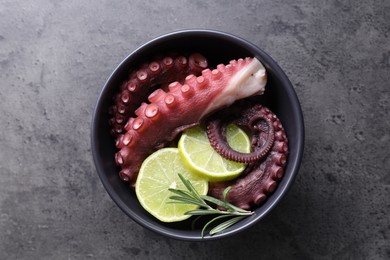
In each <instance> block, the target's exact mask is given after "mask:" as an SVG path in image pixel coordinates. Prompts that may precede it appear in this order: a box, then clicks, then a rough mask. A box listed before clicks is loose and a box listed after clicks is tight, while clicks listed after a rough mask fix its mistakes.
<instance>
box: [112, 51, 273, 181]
mask: <svg viewBox="0 0 390 260" xmlns="http://www.w3.org/2000/svg"><path fill="white" fill-rule="evenodd" d="M198 58H199V57H196V59H198ZM190 60H191V58H190ZM200 60H202V59H200ZM199 62H200V61H197V64H199ZM177 63H179V64H183V63H184V59H180V60H179V61H178V62H177ZM187 63H188V64H191V62H187ZM200 63H202V62H200ZM175 66H176V65H175ZM202 66H203V65H202ZM217 67H218V66H217ZM219 67H221V66H219ZM230 67H231V68H230V70H229V71H227V70H225V72H224V73H222V72H221V71H219V70H210V69H202V72H201V75H200V76H197V77H196V78H192V77H188V75H185V76H184V77H183V79H184V80H185V79H186V78H187V80H186V81H185V82H183V84H182V83H180V82H179V81H175V82H173V83H171V84H169V87H168V89H167V90H166V92H165V91H155V92H154V93H153V94H152V97H150V96H149V95H150V93H151V92H150V93H149V94H148V95H147V96H146V97H144V99H143V100H145V99H146V98H147V97H148V96H149V102H150V103H147V104H146V105H142V106H141V107H142V109H137V111H136V116H135V117H130V118H129V120H128V123H127V125H129V123H130V122H132V127H127V128H126V130H127V133H128V134H130V135H131V136H132V138H131V142H130V143H129V144H128V145H125V144H124V143H123V140H125V139H124V138H123V137H120V138H119V139H120V140H119V142H118V145H117V146H118V147H121V148H120V150H119V152H118V153H117V155H116V156H115V160H116V163H117V165H118V166H120V167H121V168H122V171H121V173H120V176H121V177H122V178H123V179H124V180H128V181H129V183H130V185H131V186H132V187H134V184H135V180H136V177H137V175H138V171H139V168H140V166H141V164H142V162H143V161H144V159H145V158H146V157H147V156H149V155H150V154H151V153H153V152H154V151H156V150H157V149H158V148H161V147H164V146H165V145H167V144H168V143H170V142H171V141H172V140H173V139H174V138H175V137H176V135H177V134H178V133H180V132H181V131H183V130H185V129H187V128H189V127H193V126H195V125H197V124H199V123H200V122H201V120H203V119H204V118H206V117H207V116H209V115H211V114H212V113H214V112H216V111H218V110H220V109H221V108H224V107H228V106H230V105H232V104H233V103H234V102H235V101H237V100H240V99H244V98H247V97H250V96H254V95H259V94H262V93H263V92H264V88H265V85H266V73H265V68H264V66H263V65H262V64H261V63H260V61H259V60H257V59H256V58H248V59H242V60H240V61H239V62H234V61H232V62H231V66H230ZM194 79H195V80H194ZM153 91H154V90H153ZM160 96H163V97H164V98H160ZM141 102H142V101H141ZM148 107H151V108H153V109H152V110H153V111H158V112H157V113H158V117H156V118H153V119H152V118H150V115H151V114H153V113H155V112H151V111H150V110H148ZM134 110H135V109H134ZM134 110H133V111H134Z"/></svg>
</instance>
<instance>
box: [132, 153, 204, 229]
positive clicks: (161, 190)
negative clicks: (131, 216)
mask: <svg viewBox="0 0 390 260" xmlns="http://www.w3.org/2000/svg"><path fill="white" fill-rule="evenodd" d="M179 173H180V174H182V175H183V176H184V177H185V178H186V179H188V180H189V181H190V182H191V183H192V185H193V186H194V188H195V190H196V191H197V192H198V193H199V194H200V195H206V194H207V191H208V183H207V181H206V180H205V179H202V178H200V177H199V176H197V175H196V174H194V173H193V172H191V170H189V169H188V168H187V167H186V166H185V165H184V163H183V161H182V159H181V157H180V155H179V151H178V149H177V148H164V149H160V150H158V151H157V152H154V153H153V154H151V155H150V156H149V157H148V158H146V159H145V161H144V162H143V163H142V166H141V169H140V171H139V173H138V177H137V182H136V184H135V192H136V195H137V198H138V200H139V202H140V204H141V205H142V207H143V208H144V209H145V210H146V211H148V212H149V213H150V214H152V215H153V216H155V217H156V218H157V219H159V220H160V221H163V222H175V221H181V220H185V219H187V218H189V217H190V216H189V215H184V213H185V212H186V211H189V210H194V209H196V208H197V206H196V205H191V204H173V203H168V202H169V201H170V199H169V197H170V196H172V195H175V194H174V193H172V192H170V191H169V190H168V188H174V189H182V190H187V189H186V187H185V186H184V185H183V183H182V182H181V180H180V178H179V176H178V174H179Z"/></svg>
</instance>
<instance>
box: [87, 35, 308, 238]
mask: <svg viewBox="0 0 390 260" xmlns="http://www.w3.org/2000/svg"><path fill="white" fill-rule="evenodd" d="M196 35H198V36H200V35H201V36H212V37H220V38H222V39H228V40H229V41H232V42H237V43H239V44H240V45H241V46H244V47H245V48H246V49H249V50H252V51H254V52H256V53H259V54H260V56H261V58H262V59H263V60H266V63H267V64H269V65H270V67H272V69H273V70H274V71H275V74H277V75H278V76H279V80H280V81H281V83H282V84H283V85H287V86H289V87H288V88H285V91H286V93H287V96H288V97H289V99H290V100H294V102H292V108H293V111H292V113H293V114H295V115H296V116H297V121H296V122H295V123H296V124H297V128H298V129H299V130H300V131H299V133H298V139H299V140H298V144H297V152H296V153H297V154H296V157H295V158H294V160H293V161H289V164H291V169H292V171H291V174H289V175H288V176H286V175H285V176H284V178H285V177H288V179H287V180H286V181H285V182H286V185H284V186H282V187H278V195H277V197H275V198H274V199H273V202H272V203H271V204H269V205H268V206H267V207H265V208H263V206H262V207H261V208H262V211H261V214H255V215H254V216H252V217H251V218H252V219H251V221H247V223H245V224H242V225H240V226H238V227H236V228H233V229H228V230H226V231H225V232H223V233H220V234H218V235H214V236H205V237H204V238H202V237H201V236H200V234H199V237H198V236H196V237H195V236H188V235H183V234H180V233H184V232H171V231H170V230H167V229H164V228H161V226H160V225H154V223H153V224H151V223H150V222H146V221H145V220H143V218H141V217H140V216H139V215H138V214H134V212H133V211H132V210H131V209H130V208H129V207H128V206H127V205H126V204H125V203H124V202H123V201H122V199H121V198H120V197H119V195H118V194H117V193H116V191H115V190H114V189H113V188H112V187H111V186H110V185H109V182H108V180H107V178H106V176H105V173H104V169H103V166H102V165H101V164H100V161H99V159H98V157H99V156H98V153H97V151H98V147H97V146H98V144H97V142H95V140H97V133H98V117H99V114H100V111H101V109H102V107H101V105H102V103H103V102H102V101H103V100H104V99H105V98H104V97H105V94H106V92H108V91H109V83H110V82H111V81H112V80H114V79H115V77H116V76H117V74H119V73H120V71H121V67H122V66H123V65H124V64H125V63H127V61H128V60H129V59H131V57H132V56H134V55H135V54H137V52H139V51H141V50H142V49H144V48H147V47H148V46H149V45H153V44H156V43H158V42H160V41H167V40H173V39H176V38H180V37H188V36H192V37H193V36H196ZM304 140H305V128H304V118H303V113H302V109H301V105H300V102H299V99H298V96H297V94H296V92H295V90H294V87H293V85H292V84H291V82H290V80H289V79H288V77H287V75H286V74H285V72H284V71H283V70H282V69H281V67H280V66H279V65H278V64H277V63H276V61H274V60H273V58H271V56H269V55H268V54H267V53H265V52H264V51H263V50H262V49H260V48H259V47H258V46H256V45H254V44H253V43H251V42H249V41H247V40H245V39H243V38H241V37H239V36H236V35H233V34H230V33H227V32H222V31H218V30H209V29H187V30H178V31H173V32H170V33H166V34H162V35H160V36H158V37H155V38H154V39H152V40H149V41H147V42H146V43H144V44H142V45H140V46H139V47H138V48H136V49H135V50H134V51H132V52H130V54H128V55H127V56H126V57H125V58H124V59H123V60H122V61H121V62H120V63H119V64H118V65H117V66H116V68H115V69H114V70H113V72H112V73H111V74H110V76H109V77H108V78H107V80H106V82H105V83H104V85H103V88H102V89H101V91H100V93H99V94H98V98H97V101H96V105H95V109H94V111H93V115H92V121H91V150H92V155H93V160H94V164H95V168H96V170H97V173H98V175H99V178H100V180H101V182H102V184H103V186H104V188H105V189H106V191H107V193H108V194H109V196H110V197H111V199H112V200H113V201H114V202H115V203H116V204H117V206H118V207H119V208H120V209H121V210H122V211H123V212H124V213H125V214H126V215H127V216H128V217H130V218H131V219H133V220H134V221H135V222H136V223H138V224H139V225H141V226H142V227H145V228H147V229H149V230H152V231H154V232H156V233H159V234H160V235H163V236H166V237H170V238H174V239H179V240H187V241H207V240H216V239H221V238H225V237H229V236H232V235H234V234H237V233H239V232H241V231H243V230H246V229H248V228H249V227H250V226H253V225H255V224H256V223H258V221H259V220H260V219H262V218H263V217H265V216H266V215H267V214H268V213H269V212H270V211H272V209H273V208H274V207H275V206H276V205H277V204H278V203H279V202H280V200H281V199H282V197H284V196H285V195H286V193H287V191H288V190H289V189H290V187H291V186H292V184H293V182H294V179H295V177H296V175H297V173H298V171H299V168H300V164H301V161H302V156H303V150H304ZM289 159H290V158H289Z"/></svg>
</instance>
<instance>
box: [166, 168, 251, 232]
mask: <svg viewBox="0 0 390 260" xmlns="http://www.w3.org/2000/svg"><path fill="white" fill-rule="evenodd" d="M178 175H179V178H180V180H181V181H182V182H183V184H184V186H185V187H186V188H187V190H181V189H169V191H171V192H172V193H174V194H175V195H173V196H171V197H169V198H170V199H171V200H172V201H170V202H168V203H184V204H194V205H197V206H199V208H198V209H195V210H190V211H187V212H186V213H185V214H186V215H192V216H199V217H201V216H205V215H217V216H216V217H214V218H213V219H211V220H210V221H209V222H207V223H206V224H205V225H204V226H203V229H202V233H201V235H202V238H203V237H204V233H205V231H206V229H207V228H208V227H209V226H211V225H212V224H214V223H215V222H220V220H223V219H227V218H228V220H226V221H224V222H222V223H220V224H218V225H217V226H215V227H214V228H212V229H211V230H210V231H209V235H210V236H212V235H214V234H217V233H220V232H222V231H224V230H225V229H227V228H228V227H230V226H232V225H234V224H235V223H237V222H239V221H241V220H242V219H244V218H246V217H248V216H251V215H253V214H255V212H253V211H248V210H244V209H241V208H239V207H236V206H234V205H233V204H231V203H229V202H227V199H226V198H227V194H228V193H229V191H230V189H231V187H230V186H229V187H227V188H226V189H225V190H224V192H223V201H221V200H219V199H216V198H214V197H211V196H207V195H199V193H198V192H197V191H196V190H195V188H194V186H192V184H191V182H190V181H189V180H187V179H186V178H184V177H183V175H181V174H180V173H179V174H178ZM207 202H211V203H212V204H215V205H217V206H220V207H223V208H225V209H226V210H219V209H215V208H213V207H211V206H210V205H209V204H207ZM199 217H198V218H199ZM198 218H197V219H198ZM197 219H196V220H197Z"/></svg>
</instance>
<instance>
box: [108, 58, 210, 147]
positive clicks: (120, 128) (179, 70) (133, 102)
mask: <svg viewBox="0 0 390 260" xmlns="http://www.w3.org/2000/svg"><path fill="white" fill-rule="evenodd" d="M205 68H207V60H206V58H205V57H204V56H203V55H201V54H199V53H194V54H192V55H190V56H189V57H186V56H176V57H175V56H167V57H164V58H161V59H155V60H153V61H152V62H150V63H145V64H143V65H141V66H140V67H139V68H138V69H137V70H135V71H133V72H132V73H130V75H129V79H128V80H127V81H125V82H123V83H122V85H121V87H120V91H119V93H118V94H117V95H116V96H115V97H114V102H113V103H114V104H113V105H112V106H111V107H110V109H109V113H110V115H111V118H110V120H109V123H110V125H111V133H112V134H113V135H114V136H116V137H119V136H121V135H122V134H124V133H125V129H124V128H125V125H126V123H127V121H128V119H129V118H130V117H131V116H134V110H135V109H136V108H137V107H139V106H140V105H141V102H143V101H144V100H146V97H147V96H148V95H149V94H150V93H152V92H153V91H154V90H155V89H157V88H159V87H160V86H161V85H164V84H165V85H166V84H169V83H171V82H172V81H179V82H182V81H183V80H184V78H185V77H186V76H187V75H188V74H195V75H199V74H200V72H201V71H202V70H204V69H205ZM121 139H123V136H122V137H120V138H118V140H117V146H120V145H121Z"/></svg>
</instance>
